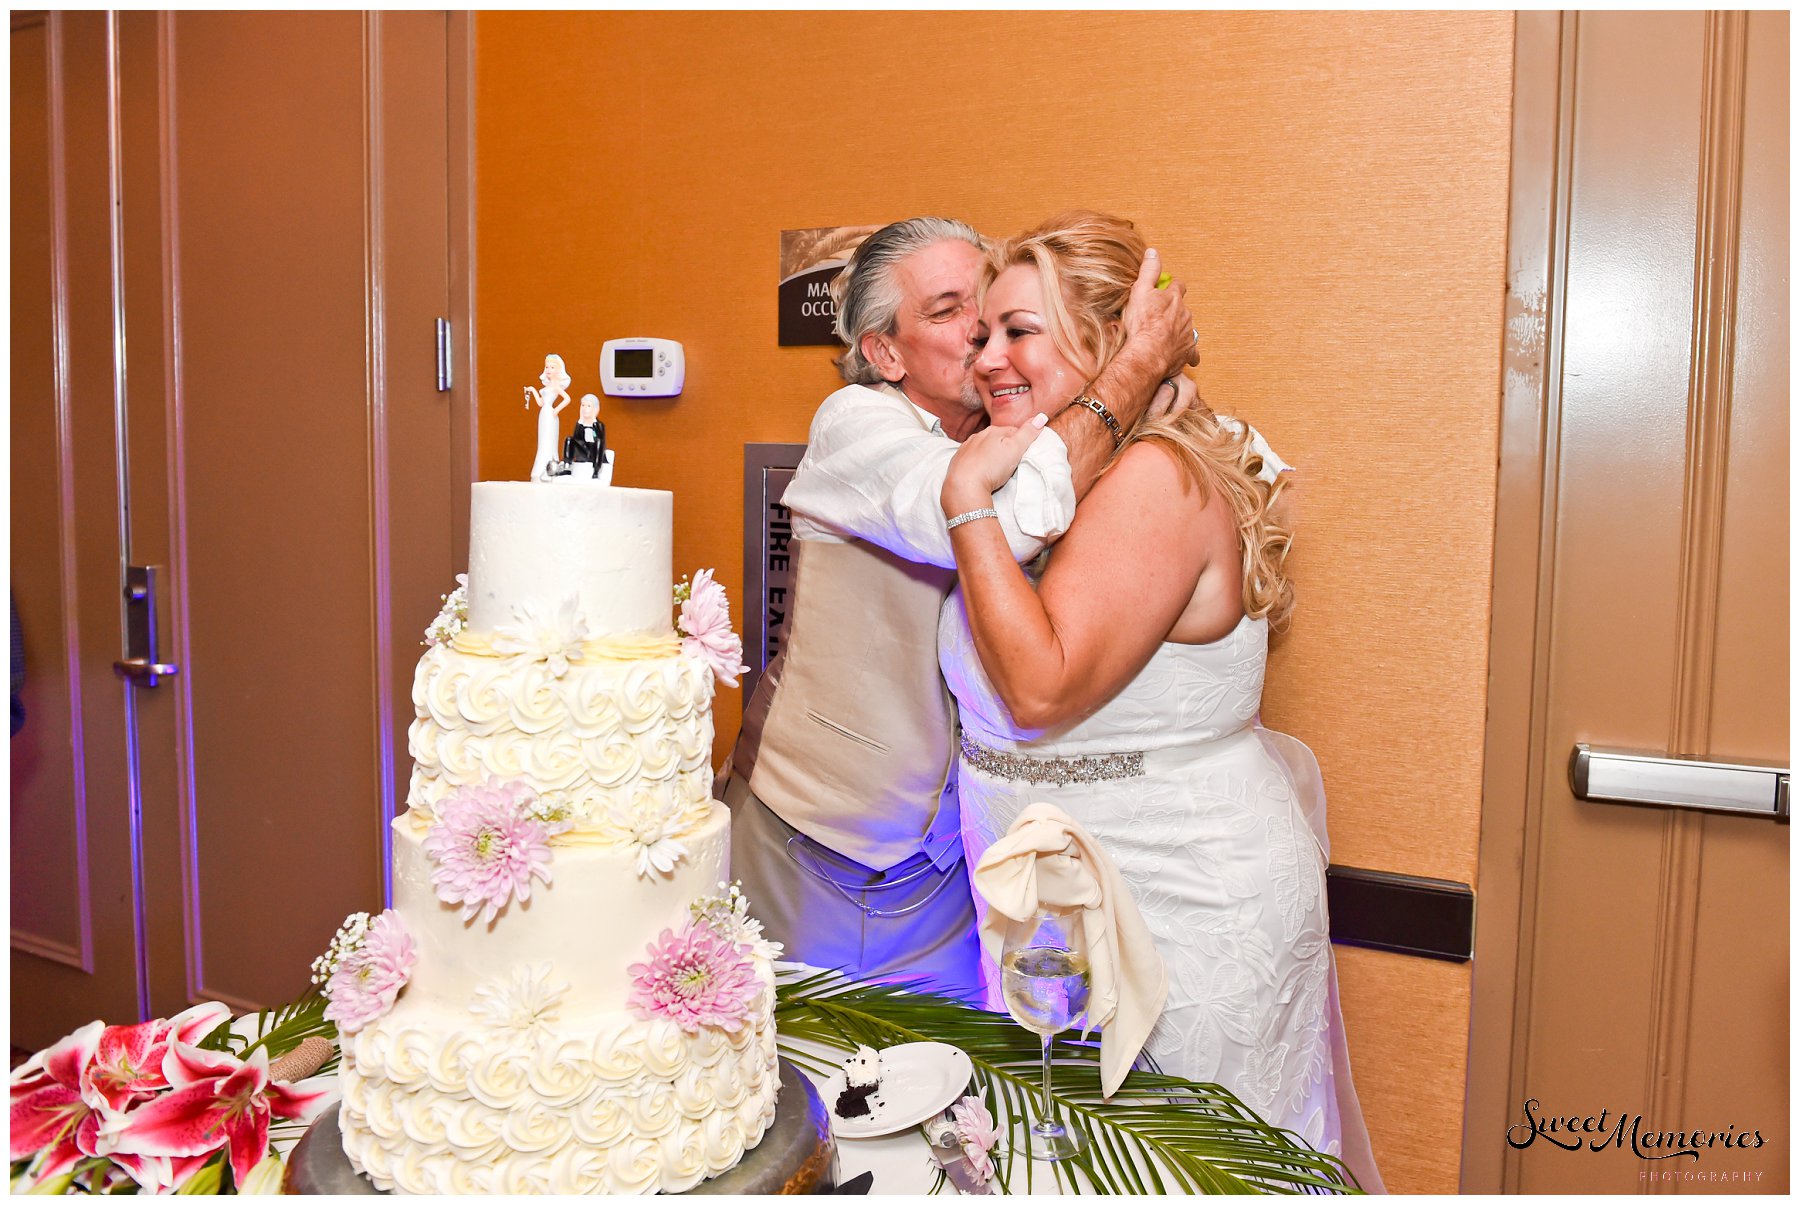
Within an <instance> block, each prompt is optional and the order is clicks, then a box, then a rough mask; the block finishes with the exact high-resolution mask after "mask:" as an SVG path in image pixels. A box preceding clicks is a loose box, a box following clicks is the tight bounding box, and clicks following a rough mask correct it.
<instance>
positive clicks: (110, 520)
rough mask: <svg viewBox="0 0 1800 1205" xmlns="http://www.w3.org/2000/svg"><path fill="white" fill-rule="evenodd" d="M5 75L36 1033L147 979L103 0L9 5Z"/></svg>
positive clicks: (23, 856)
mask: <svg viewBox="0 0 1800 1205" xmlns="http://www.w3.org/2000/svg"><path fill="white" fill-rule="evenodd" d="M11 95H12V397H11V411H12V421H11V431H12V466H11V467H12V527H11V535H12V562H11V570H12V607H13V619H14V623H15V625H16V628H15V630H16V631H17V633H18V637H19V639H20V640H21V642H22V644H23V652H24V682H23V684H22V687H15V690H16V691H17V696H18V699H19V701H20V702H21V703H22V704H23V710H24V720H23V726H22V727H17V728H16V729H15V730H14V732H13V734H12V743H11V753H12V800H11V810H10V821H11V837H12V864H11V878H12V892H11V895H12V974H13V989H12V993H13V994H12V1005H13V1023H12V1026H13V1027H12V1042H13V1044H14V1045H15V1046H41V1045H43V1044H45V1043H46V1042H48V1041H51V1040H54V1039H55V1038H57V1037H58V1036H60V1035H61V1034H63V1033H65V1032H67V1030H69V1029H71V1028H73V1027H74V1026H75V1025H77V1024H80V1023H82V1022H85V1021H88V1020H90V1019H92V1018H93V1017H96V1016H105V1017H117V1018H120V1019H126V1020H129V1019H132V1018H134V1017H135V1016H136V1015H137V1014H138V1012H139V1010H140V1007H141V1001H142V998H143V986H142V985H141V984H140V982H139V979H138V972H139V959H138V957H137V951H138V949H139V945H140V942H139V934H138V933H137V932H136V925H137V919H138V916H139V914H140V910H139V908H138V906H137V901H138V900H139V898H140V895H141V890H142V859H141V857H140V856H139V854H138V851H137V850H136V848H135V843H134V841H133V831H134V829H133V824H132V816H133V814H134V810H135V808H134V802H135V801H134V799H133V793H132V789H131V778H130V774H129V772H128V769H127V767H128V764H129V762H128V759H129V748H128V744H127V740H126V736H127V733H128V731H129V727H130V725H129V717H128V709H129V707H130V705H131V703H132V699H131V696H130V694H129V692H128V691H127V688H126V687H125V685H124V683H123V682H122V681H121V680H120V679H119V678H118V677H117V675H115V674H114V673H113V668H112V663H113V660H114V659H115V658H117V657H118V656H120V647H119V645H120V628H121V619H120V597H121V596H120V591H121V589H122V587H123V574H122V570H121V564H122V558H121V552H120V549H121V524H120V511H121V506H122V503H123V499H122V497H121V494H120V491H119V484H118V457H117V454H116V449H117V447H118V421H117V420H118V413H119V407H118V390H117V381H116V379H115V377H114V373H113V356H112V349H113V347H114V345H115V339H116V335H117V329H116V325H115V321H114V312H113V307H112V304H111V297H112V278H111V261H110V258H109V257H108V255H107V252H106V248H107V247H108V246H109V243H110V240H111V220H110V216H109V215H110V210H111V202H110V192H109V184H108V178H109V177H108V153H107V128H108V116H107V112H108V106H107V101H106V23H105V18H104V16H103V15H102V14H99V13H81V14H53V15H49V16H46V15H45V14H42V13H38V14H32V15H24V14H18V15H15V16H14V17H13V19H12V93H11ZM96 252H97V253H96ZM15 656H16V653H15Z"/></svg>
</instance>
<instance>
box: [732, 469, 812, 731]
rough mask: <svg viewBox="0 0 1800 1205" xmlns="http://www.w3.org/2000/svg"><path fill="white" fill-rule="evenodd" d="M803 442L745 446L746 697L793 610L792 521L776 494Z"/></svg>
mask: <svg viewBox="0 0 1800 1205" xmlns="http://www.w3.org/2000/svg"><path fill="white" fill-rule="evenodd" d="M805 454H806V445H805V444H745V445H744V662H745V663H746V664H747V665H749V667H750V672H749V673H747V674H745V675H744V680H743V683H742V688H743V692H744V698H745V699H748V698H749V697H750V696H751V695H752V694H753V693H755V691H756V682H757V679H759V678H761V677H762V672H763V670H765V669H767V668H768V665H769V662H771V661H773V660H775V655H776V654H777V653H779V652H780V651H781V647H782V645H783V644H784V643H785V642H786V640H787V634H788V628H789V626H790V625H789V620H788V617H789V616H790V615H792V614H793V609H794V608H793V599H794V590H793V586H794V554H793V548H792V547H791V545H792V542H793V538H794V525H793V520H792V517H791V516H790V515H789V513H788V508H787V507H785V506H783V505H781V495H782V494H783V492H785V491H786V490H787V487H788V482H790V481H792V480H793V479H794V470H795V469H796V468H798V467H799V465H800V458H801V457H802V456H804V455H805Z"/></svg>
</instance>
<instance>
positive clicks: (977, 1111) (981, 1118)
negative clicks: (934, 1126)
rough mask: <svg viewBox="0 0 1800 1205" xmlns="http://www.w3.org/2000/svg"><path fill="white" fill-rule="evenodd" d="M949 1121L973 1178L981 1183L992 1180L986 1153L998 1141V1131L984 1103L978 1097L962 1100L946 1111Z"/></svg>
mask: <svg viewBox="0 0 1800 1205" xmlns="http://www.w3.org/2000/svg"><path fill="white" fill-rule="evenodd" d="M950 1117H951V1120H952V1121H953V1122H955V1124H956V1140H957V1141H958V1142H960V1143H962V1148H963V1154H964V1155H965V1156H967V1157H968V1160H969V1166H970V1167H971V1168H973V1169H974V1172H975V1175H976V1177H977V1178H978V1179H980V1180H981V1181H982V1182H983V1183H985V1182H987V1181H988V1180H991V1179H993V1178H994V1161H993V1158H992V1156H990V1155H989V1154H988V1152H989V1151H991V1150H993V1149H994V1144H995V1143H997V1142H999V1141H1000V1127H999V1126H997V1125H995V1124H994V1115H993V1114H992V1113H990V1112H988V1107H987V1102H985V1101H983V1100H982V1099H981V1097H979V1096H965V1097H963V1098H962V1099H961V1100H959V1101H957V1102H956V1103H955V1104H954V1105H952V1106H951V1107H950Z"/></svg>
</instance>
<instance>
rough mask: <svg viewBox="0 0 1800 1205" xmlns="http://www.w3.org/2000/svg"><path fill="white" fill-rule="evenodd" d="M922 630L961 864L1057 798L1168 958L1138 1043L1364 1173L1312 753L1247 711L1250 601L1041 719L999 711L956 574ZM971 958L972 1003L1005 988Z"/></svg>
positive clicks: (1374, 1182) (1372, 1175) (1255, 678)
mask: <svg viewBox="0 0 1800 1205" xmlns="http://www.w3.org/2000/svg"><path fill="white" fill-rule="evenodd" d="M938 649H939V654H938V655H939V659H940V662H941V664H942V667H943V672H944V678H945V680H946V681H947V682H948V683H949V684H950V689H951V690H952V691H953V692H954V693H955V695H956V700H957V704H958V709H959V713H960V718H961V722H962V732H963V756H962V761H961V764H960V766H959V767H958V774H959V780H958V784H959V794H960V796H961V804H962V826H963V843H964V846H965V848H966V850H967V853H968V859H969V866H970V867H971V868H972V867H974V865H975V864H976V862H977V861H979V860H980V858H981V854H982V852H983V851H984V850H986V849H987V847H988V846H989V845H991V844H993V842H994V841H995V840H996V839H998V838H999V837H1000V836H1001V835H1002V834H1003V833H1005V832H1006V830H1007V828H1008V827H1009V826H1010V825H1011V824H1012V822H1013V819H1014V818H1015V817H1016V816H1017V815H1018V814H1019V812H1021V811H1022V810H1023V809H1024V808H1025V806H1026V805H1027V804H1030V803H1032V802H1035V801H1037V800H1045V801H1047V802H1050V803H1054V804H1056V805H1057V806H1058V807H1060V808H1062V809H1063V810H1064V811H1065V812H1067V813H1068V814H1069V815H1070V816H1072V817H1073V818H1074V819H1075V820H1076V821H1077V822H1079V823H1080V824H1081V825H1082V826H1083V827H1084V828H1086V829H1087V830H1088V831H1089V832H1090V833H1092V834H1093V835H1094V836H1095V837H1096V838H1098V840H1099V841H1100V843H1101V845H1102V846H1103V847H1104V848H1105V849H1106V850H1107V852H1108V853H1109V854H1110V855H1111V856H1112V858H1113V860H1114V861H1115V862H1116V863H1117V864H1118V867H1119V871H1120V873H1121V874H1122V875H1123V877H1124V879H1125V881H1126V882H1127V883H1128V884H1129V885H1130V887H1131V890H1132V894H1133V896H1134V897H1135V898H1136V900H1137V904H1138V907H1139V909H1140V910H1141V911H1142V912H1143V915H1144V919H1145V920H1146V921H1147V922H1148V923H1149V926H1150V931H1151V933H1152V935H1153V936H1154V938H1155V941H1156V946H1157V949H1158V950H1159V951H1160V952H1161V954H1162V956H1163V959H1164V961H1165V962H1166V963H1167V964H1168V968H1169V998H1168V1004H1167V1005H1166V1007H1165V1008H1164V1011H1163V1014H1162V1018H1161V1019H1160V1020H1159V1021H1158V1022H1157V1025H1156V1028H1155V1030H1154V1031H1153V1032H1152V1033H1151V1036H1150V1040H1149V1043H1148V1045H1147V1046H1146V1050H1147V1052H1148V1053H1149V1054H1150V1055H1151V1056H1152V1057H1153V1058H1154V1059H1155V1060H1156V1062H1157V1064H1158V1066H1160V1067H1161V1069H1162V1070H1163V1071H1165V1072H1167V1073H1168V1074H1171V1075H1178V1076H1181V1077H1183V1078H1186V1079H1192V1080H1197V1081H1200V1082H1203V1083H1214V1084H1219V1085H1221V1086H1223V1087H1224V1088H1226V1089H1228V1090H1229V1091H1231V1092H1232V1093H1234V1094H1236V1095H1237V1096H1238V1097H1239V1098H1240V1099H1242V1100H1243V1101H1244V1102H1245V1103H1247V1104H1248V1105H1250V1107H1251V1108H1253V1109H1255V1110H1256V1112H1257V1114H1258V1115H1259V1116H1261V1117H1262V1118H1263V1119H1264V1120H1266V1121H1268V1122H1271V1123H1272V1124H1274V1125H1276V1126H1279V1127H1282V1128H1284V1129H1289V1130H1292V1131H1294V1132H1296V1133H1298V1134H1299V1135H1301V1136H1302V1137H1303V1138H1305V1139H1306V1141H1307V1143H1308V1144H1309V1145H1311V1146H1312V1147H1313V1148H1314V1149H1316V1150H1321V1151H1325V1152H1326V1153H1328V1154H1334V1155H1339V1156H1340V1157H1342V1158H1343V1159H1344V1160H1345V1162H1346V1163H1347V1164H1348V1165H1349V1166H1350V1168H1351V1170H1352V1171H1353V1172H1355V1173H1356V1175H1357V1177H1358V1179H1359V1180H1361V1182H1362V1184H1363V1187H1364V1188H1365V1189H1368V1190H1370V1191H1381V1184H1380V1178H1379V1176H1378V1175H1377V1174H1376V1172H1375V1165H1374V1161H1373V1158H1372V1155H1371V1153H1370V1151H1369V1147H1368V1135H1367V1131H1366V1129H1365V1128H1364V1125H1363V1121H1362V1113H1361V1109H1360V1108H1359V1107H1358V1106H1357V1103H1356V1095H1355V1090H1354V1088H1353V1087H1352V1085H1351V1081H1350V1067H1349V1058H1348V1054H1347V1053H1346V1047H1345V1044H1344V1040H1343V1020H1342V1018H1341V1016H1340V1014H1339V1010H1338V1003H1337V974H1336V969H1335V966H1334V964H1333V961H1332V952H1331V943H1330V941H1329V938H1328V933H1329V925H1328V922H1327V919H1326V909H1325V866H1326V862H1327V860H1328V850H1329V846H1328V844H1327V837H1326V832H1325V823H1324V819H1325V814H1324V796H1323V792H1322V791H1321V790H1320V780H1319V771H1318V763H1317V762H1316V761H1315V760H1314V759H1313V756H1312V753H1311V752H1310V751H1309V750H1308V749H1307V748H1306V746H1304V745H1302V744H1301V743H1300V742H1299V741H1296V740H1294V739H1293V738H1292V737H1288V736H1285V735H1283V734H1280V733H1272V732H1269V731H1268V730H1266V729H1263V728H1260V727H1258V726H1256V725H1255V722H1254V721H1255V718H1256V715H1257V712H1258V711H1259V709H1260V707H1261V704H1262V684H1263V666H1264V663H1265V661H1266V658H1267V653H1268V625H1267V623H1266V621H1263V620H1252V619H1249V618H1245V619H1244V620H1242V621H1241V622H1240V623H1239V624H1238V625H1237V627H1236V628H1235V629H1233V631H1232V632H1231V633H1230V634H1229V635H1228V636H1226V637H1225V638H1224V639H1222V640H1219V641H1215V642H1213V643H1211V644H1205V645H1183V644H1164V645H1162V646H1160V647H1159V648H1158V649H1157V651H1156V653H1155V655H1153V656H1152V657H1151V658H1150V662H1149V664H1148V665H1146V666H1145V667H1144V669H1143V671H1142V672H1141V673H1139V674H1138V676H1137V677H1136V678H1134V679H1133V680H1132V681H1131V683H1130V684H1129V685H1127V686H1126V687H1125V688H1124V689H1123V690H1121V691H1120V692H1119V693H1118V695H1117V696H1115V697H1114V698H1113V699H1112V700H1111V701H1110V702H1108V703H1107V704H1106V705H1105V706H1104V707H1102V708H1101V709H1100V710H1099V711H1097V712H1095V713H1094V714H1093V715H1091V716H1089V717H1088V718H1086V719H1084V720H1082V721H1080V722H1079V723H1076V724H1073V725H1068V726H1065V727H1063V728H1060V729H1054V730H1051V731H1050V732H1046V733H1034V732H1028V731H1022V730H1020V729H1018V728H1016V727H1015V726H1014V725H1013V723H1012V719H1011V717H1010V716H1009V715H1008V713H1007V711H1006V707H1005V705H1004V704H1003V703H1002V702H1001V701H1000V699H999V697H998V696H997V695H996V694H995V692H994V689H993V687H992V685H991V684H990V683H989V681H988V678H987V675H986V673H984V672H983V670H982V667H981V661H980V659H979V658H978V657H977V655H976V652H975V647H974V641H973V638H972V637H971V635H970V631H969V621H968V615H967V613H966V611H965V610H964V607H963V599H962V592H961V590H960V589H958V590H957V591H956V592H955V593H953V594H952V595H951V596H950V598H949V600H948V601H947V602H946V603H945V604H944V610H943V615H942V617H941V620H940V623H939V629H938ZM1139 753H1141V754H1142V755H1143V756H1142V760H1141V772H1138V773H1135V774H1131V773H1130V772H1131V770H1132V769H1133V768H1134V762H1135V760H1136V759H1134V758H1133V756H1132V755H1134V754H1139ZM1076 758H1087V759H1090V760H1089V761H1088V762H1087V763H1086V764H1085V765H1083V764H1081V763H1072V762H1071V761H1070V760H1069V759H1076ZM1023 759H1030V760H1029V761H1025V760H1023ZM1108 774H1120V775H1122V774H1130V776H1126V777H1103V776H1104V775H1108ZM1071 777H1072V778H1075V779H1076V780H1075V781H1060V780H1063V779H1068V778H1071ZM1033 778H1035V779H1036V780H1037V781H1028V780H1027V779H1033ZM1096 779H1097V780H1096ZM975 902H976V907H977V909H978V910H980V909H983V908H984V907H985V905H984V903H983V901H982V900H981V899H980V898H979V897H977V899H976V901H975ZM982 974H983V977H984V980H985V981H986V984H985V985H986V987H987V991H988V1003H989V1006H990V1007H991V1008H995V1009H999V1008H1001V1007H1003V1006H1002V1004H1001V1002H1000V991H999V969H998V967H997V966H995V965H993V963H992V960H991V959H989V958H987V957H986V955H985V952H984V962H983V967H982Z"/></svg>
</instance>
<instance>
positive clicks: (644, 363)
mask: <svg viewBox="0 0 1800 1205" xmlns="http://www.w3.org/2000/svg"><path fill="white" fill-rule="evenodd" d="M686 377H687V352H686V351H685V350H684V349H683V348H682V346H681V344H679V343H677V342H676V341H675V340H673V339H608V340H607V341H606V343H605V345H604V346H602V347H601V349H600V387H601V388H602V389H603V390H605V391H606V393H607V395H608V396H610V397H674V396H675V395H676V394H678V393H680V392H681V388H682V385H683V383H684V382H685V380H686Z"/></svg>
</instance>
